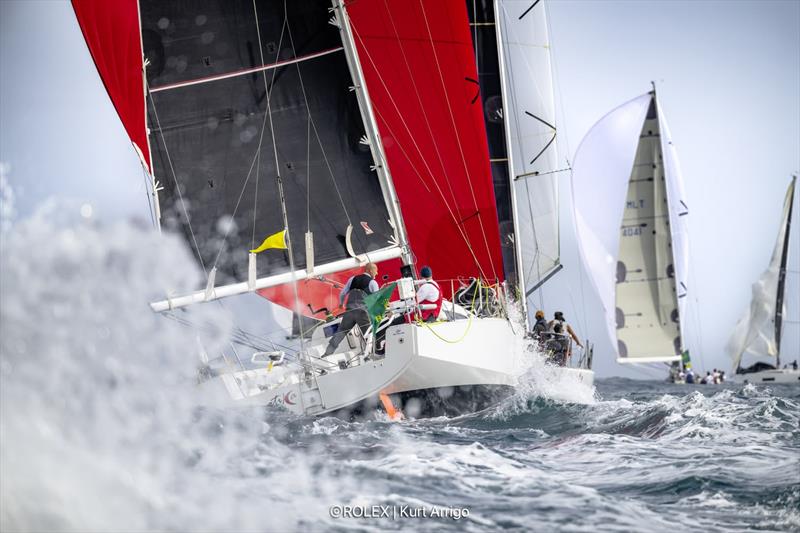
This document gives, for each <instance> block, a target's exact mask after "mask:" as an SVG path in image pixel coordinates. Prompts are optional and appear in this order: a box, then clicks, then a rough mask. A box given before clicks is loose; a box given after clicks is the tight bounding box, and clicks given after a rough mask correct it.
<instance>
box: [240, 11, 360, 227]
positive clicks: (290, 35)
mask: <svg viewBox="0 0 800 533" xmlns="http://www.w3.org/2000/svg"><path fill="white" fill-rule="evenodd" d="M253 2H255V0H253ZM283 9H284V17H286V0H284V2H283ZM286 28H287V30H288V33H289V43H290V44H291V45H292V52H293V53H294V55H295V56H296V55H297V50H296V49H295V47H294V38H293V37H292V28H291V26H290V25H289V23H288V21H287V22H286ZM295 67H296V68H297V77H298V79H299V80H300V90H301V91H302V93H303V103H305V105H306V113H308V120H309V121H310V123H311V127H312V128H313V129H314V136H315V137H316V138H317V143H318V144H319V147H320V150H321V151H322V157H323V159H324V160H325V165H326V166H327V167H328V173H329V174H330V176H331V182H332V183H333V188H334V189H335V190H336V195H337V196H338V197H339V203H340V204H341V206H342V210H343V211H344V215H345V217H347V223H348V224H349V225H351V226H352V225H353V223H352V221H351V220H350V214H349V213H348V211H347V206H346V205H345V203H344V198H343V197H342V193H341V191H340V190H339V185H338V184H337V183H336V178H335V177H334V175H333V169H331V164H330V162H329V161H328V156H327V154H326V153H325V147H323V146H322V140H321V139H320V137H319V132H318V131H317V126H316V124H315V123H314V117H312V116H311V107H310V106H309V105H308V97H307V96H306V87H305V84H304V83H303V75H302V74H301V73H300V64H299V63H295ZM308 160H309V161H310V160H311V156H310V146H309V155H308ZM309 171H310V169H309ZM308 194H310V189H309V191H308Z"/></svg>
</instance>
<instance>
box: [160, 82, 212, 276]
mask: <svg viewBox="0 0 800 533" xmlns="http://www.w3.org/2000/svg"><path fill="white" fill-rule="evenodd" d="M144 84H145V89H146V91H147V94H149V95H150V105H151V106H152V107H153V115H154V116H155V117H156V127H157V128H158V132H159V133H160V134H161V144H163V145H164V153H165V154H166V156H167V163H168V164H169V170H170V173H171V175H172V181H174V182H175V190H176V191H177V192H178V199H179V200H180V204H181V209H182V210H183V215H184V217H186V225H187V226H188V227H189V235H191V237H192V243H193V244H194V251H195V252H196V253H197V258H198V259H199V260H200V266H201V267H203V273H204V274H205V275H206V277H208V271H207V270H206V264H205V262H204V261H203V256H202V254H201V253H200V246H198V244H197V238H196V237H195V235H194V230H193V229H192V221H191V219H190V218H189V212H188V211H187V210H186V202H185V201H184V199H183V193H182V192H181V187H180V184H178V176H177V175H176V174H175V167H174V166H172V157H171V156H170V155H169V148H167V140H166V139H165V138H164V130H162V129H161V120H159V118H158V110H157V109H156V102H155V100H153V94H152V93H151V92H150V84H149V83H148V81H147V77H145V79H144Z"/></svg>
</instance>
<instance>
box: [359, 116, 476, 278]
mask: <svg viewBox="0 0 800 533" xmlns="http://www.w3.org/2000/svg"><path fill="white" fill-rule="evenodd" d="M374 111H375V113H376V115H377V116H378V118H380V119H381V120H382V121H383V123H384V124H385V125H386V129H387V130H388V131H389V135H390V136H391V137H392V138H393V139H394V141H395V143H396V144H397V147H398V148H399V149H400V151H401V152H402V153H403V156H404V157H405V158H406V161H407V162H408V164H409V166H410V167H411V169H412V170H413V171H414V173H415V174H416V175H417V177H418V178H419V180H420V182H421V183H422V186H423V187H425V190H426V191H428V193H429V194H432V193H433V192H432V191H431V189H430V188H429V187H428V183H427V182H426V181H425V178H423V177H422V174H420V172H419V170H418V169H417V167H416V165H414V163H413V162H412V160H411V158H410V157H409V156H408V152H406V150H405V148H403V143H401V142H400V141H399V140H398V138H397V137H396V136H395V135H394V132H393V131H392V129H391V128H390V127H389V125H388V122H387V121H386V119H384V118H383V115H382V114H381V112H380V110H378V108H377V107H376V108H374ZM424 161H425V160H424V158H423V163H424ZM429 170H430V169H429ZM433 183H434V184H435V185H436V190H437V192H438V193H439V196H440V197H441V198H442V202H443V203H444V205H445V207H446V208H447V211H448V213H449V214H450V218H451V219H452V221H453V226H454V227H455V228H456V229H457V230H458V232H459V233H460V234H461V238H462V239H463V240H464V244H465V245H466V246H467V250H469V253H470V255H472V259H473V260H474V261H475V266H476V267H478V271H479V272H480V274H481V276H483V277H486V275H485V274H484V272H483V269H482V268H481V264H480V261H478V256H477V255H475V250H473V248H472V245H471V244H470V242H469V239H468V238H467V236H466V233H465V231H464V228H462V227H461V225H460V224H458V219H457V218H456V215H455V213H454V212H453V210H452V209H451V208H450V204H448V203H447V199H446V198H445V197H444V193H443V192H442V190H441V188H440V187H439V185H438V183H436V180H433Z"/></svg>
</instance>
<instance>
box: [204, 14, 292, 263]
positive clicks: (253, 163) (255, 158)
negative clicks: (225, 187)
mask: <svg viewBox="0 0 800 533" xmlns="http://www.w3.org/2000/svg"><path fill="white" fill-rule="evenodd" d="M253 9H254V10H255V0H253ZM284 28H285V24H284V26H282V27H281V35H280V38H279V39H278V48H277V51H276V52H275V60H276V61H277V60H278V54H279V53H280V50H281V45H282V44H283V31H284ZM256 33H257V34H258V35H259V42H258V45H259V53H260V56H261V64H262V65H263V64H264V52H263V49H262V47H261V34H260V30H259V27H258V12H257V11H256ZM277 72H278V69H277V68H276V69H273V70H272V81H271V82H270V85H269V87H273V86H274V84H275V75H276V73H277ZM262 75H263V77H264V91H265V94H266V97H267V109H269V104H270V100H271V99H272V90H271V89H269V87H268V86H267V74H266V71H262ZM267 118H268V114H267V113H264V119H263V120H262V121H261V133H260V134H259V136H258V146H257V147H256V152H255V154H254V155H253V160H252V161H251V162H250V168H249V169H248V171H247V176H246V177H245V180H244V184H242V189H241V191H239V197H238V198H237V199H236V205H235V206H234V208H233V214H232V215H231V218H234V219H235V218H236V213H237V212H238V211H239V204H240V203H241V201H242V197H244V191H245V190H246V189H247V184H248V183H249V182H250V176H252V175H253V167H254V166H255V167H256V198H254V200H253V202H254V203H253V232H252V236H251V243H252V244H253V246H255V231H256V208H257V206H258V202H257V199H258V173H259V169H260V167H261V147H262V145H263V142H264V131H265V129H266V123H267ZM270 118H271V117H270ZM272 142H273V144H275V135H274V132H273V136H272ZM256 162H258V165H257V166H256ZM275 171H276V172H278V171H279V169H278V166H277V158H276V166H275ZM233 226H234V224H228V228H227V229H226V230H225V236H224V237H223V238H222V242H221V243H220V246H219V250H218V251H217V256H216V258H214V266H215V267H216V266H217V262H218V261H219V258H220V256H221V255H222V251H223V250H224V249H225V244H226V243H227V242H228V236H229V235H230V232H231V230H232V229H233Z"/></svg>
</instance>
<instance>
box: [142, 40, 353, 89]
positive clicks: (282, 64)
mask: <svg viewBox="0 0 800 533" xmlns="http://www.w3.org/2000/svg"><path fill="white" fill-rule="evenodd" d="M343 50H344V47H342V46H339V47H336V48H331V49H330V50H323V51H321V52H316V53H313V54H308V55H305V56H300V57H295V58H293V59H286V60H284V61H276V62H274V63H270V64H269V65H261V66H258V67H253V68H248V69H242V70H238V71H236V72H228V73H225V74H217V75H215V76H208V77H205V78H198V79H194V80H187V81H183V82H178V83H173V84H170V85H162V86H160V87H154V88H152V89H150V92H151V93H157V92H161V91H169V90H172V89H180V88H181V87H189V86H192V85H200V84H202V83H209V82H213V81H219V80H225V79H228V78H235V77H237V76H246V75H248V74H255V73H258V72H264V71H267V70H272V69H276V68H280V67H285V66H288V65H294V64H295V63H302V62H303V61H309V60H312V59H316V58H318V57H323V56H326V55H328V54H335V53H336V52H341V51H343Z"/></svg>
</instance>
